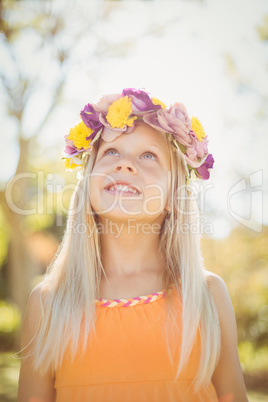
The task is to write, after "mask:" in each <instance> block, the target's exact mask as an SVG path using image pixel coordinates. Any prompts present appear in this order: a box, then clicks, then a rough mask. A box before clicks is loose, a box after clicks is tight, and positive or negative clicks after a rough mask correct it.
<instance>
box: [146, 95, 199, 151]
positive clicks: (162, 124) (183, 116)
mask: <svg viewBox="0 0 268 402" xmlns="http://www.w3.org/2000/svg"><path fill="white" fill-rule="evenodd" d="M143 120H144V121H145V123H147V124H149V125H150V126H152V127H154V128H155V129H156V130H162V131H165V132H168V133H172V134H173V137H174V139H175V140H176V141H178V142H179V143H180V144H182V145H184V146H189V145H190V144H191V143H192V138H191V137H190V136H189V131H190V130H191V127H192V121H191V119H190V117H189V116H188V113H187V110H186V108H185V106H184V105H183V104H182V103H174V105H172V106H170V107H169V108H166V109H159V110H158V111H157V112H153V113H148V114H146V115H144V116H143Z"/></svg>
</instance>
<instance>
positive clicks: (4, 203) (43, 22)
mask: <svg viewBox="0 0 268 402" xmlns="http://www.w3.org/2000/svg"><path fill="white" fill-rule="evenodd" d="M15 3H16V2H4V3H3V2H1V3H0V30H1V41H0V46H1V51H2V54H3V55H4V61H5V63H3V64H2V68H1V70H0V80H1V81H0V82H1V90H2V98H4V100H5V103H6V112H7V113H8V116H9V118H10V120H12V122H13V123H14V124H15V126H16V130H15V131H16V140H17V144H18V147H19V159H18V163H17V168H16V172H15V175H14V177H13V179H12V180H13V184H14V188H13V192H12V194H10V196H11V198H12V201H14V200H15V199H16V198H17V200H16V201H17V202H16V206H17V207H18V205H19V208H20V211H21V212H18V211H16V210H15V209H14V208H10V204H9V203H10V201H11V199H10V198H9V199H8V197H7V194H5V191H4V190H3V189H2V190H1V192H0V202H1V208H2V210H3V212H4V216H5V220H6V224H7V225H8V228H9V231H10V241H9V245H8V270H7V272H8V284H9V292H10V297H11V299H12V300H13V301H14V302H15V303H16V304H17V305H18V306H19V308H20V310H21V311H24V309H25V306H26V302H27V298H28V295H29V291H30V284H31V278H32V276H33V274H34V273H35V272H36V267H35V264H36V262H35V260H33V259H32V257H31V255H30V253H29V252H28V248H27V246H26V243H25V236H24V231H23V220H24V218H25V215H26V214H25V213H24V211H26V210H27V204H28V196H27V194H28V188H27V180H24V179H22V178H21V179H19V180H17V179H18V178H19V177H20V174H24V173H25V172H27V174H29V173H30V172H33V171H34V170H33V169H32V168H31V166H30V163H29V162H30V160H31V158H30V152H31V149H33V147H34V146H36V137H37V135H38V133H39V132H40V131H41V129H42V127H44V125H45V124H46V122H47V121H48V119H49V118H50V115H51V113H52V111H53V110H54V108H55V106H56V105H57V103H58V102H59V99H60V97H61V94H62V89H63V86H64V82H65V78H66V68H65V66H66V64H67V62H68V49H62V48H58V47H57V46H56V44H55V39H56V38H57V36H58V35H60V33H61V32H62V30H63V28H64V20H63V17H62V14H61V13H60V12H59V13H58V14H56V13H52V11H51V9H50V8H49V5H48V4H47V5H46V7H44V10H42V13H36V11H35V7H34V6H33V5H32V6H30V7H29V6H28V7H26V8H27V10H26V9H25V7H23V8H22V7H21V5H18V3H17V4H15ZM31 35H33V37H34V38H35V39H36V41H37V51H42V50H44V49H45V47H47V48H48V47H49V50H50V51H51V52H53V54H54V57H55V63H57V68H58V70H59V72H60V74H58V77H57V80H55V82H54V85H53V92H52V94H53V95H52V98H51V102H50V105H49V107H48V108H47V110H44V113H43V116H42V118H41V119H40V121H39V123H38V125H37V127H36V128H35V129H34V130H33V132H32V133H31V135H29V133H28V132H26V130H25V127H24V119H25V114H26V113H27V107H28V106H29V105H30V102H31V101H32V98H33V97H34V96H35V95H36V91H38V81H42V77H38V74H37V72H36V71H29V70H28V69H27V68H26V66H25V63H24V60H23V57H21V53H22V52H23V51H24V49H23V47H24V46H25V44H24V43H23V39H25V38H26V37H27V36H28V37H31ZM39 85H40V84H39ZM12 180H11V181H10V182H9V185H12Z"/></svg>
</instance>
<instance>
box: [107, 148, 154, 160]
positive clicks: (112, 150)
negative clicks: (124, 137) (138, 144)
mask: <svg viewBox="0 0 268 402" xmlns="http://www.w3.org/2000/svg"><path fill="white" fill-rule="evenodd" d="M110 152H117V153H118V151H117V150H116V149H115V148H108V149H106V151H104V155H108V154H110ZM144 155H152V156H153V157H154V158H155V159H157V156H156V154H155V153H153V152H151V151H147V152H145V154H144ZM145 159H152V158H145ZM152 160H154V159H152Z"/></svg>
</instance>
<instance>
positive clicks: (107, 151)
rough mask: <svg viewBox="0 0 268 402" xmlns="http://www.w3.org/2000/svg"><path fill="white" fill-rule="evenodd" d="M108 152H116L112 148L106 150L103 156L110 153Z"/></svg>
mask: <svg viewBox="0 0 268 402" xmlns="http://www.w3.org/2000/svg"><path fill="white" fill-rule="evenodd" d="M110 151H115V152H117V150H116V149H114V148H108V149H107V150H106V151H105V152H104V155H107V154H108V153H110Z"/></svg>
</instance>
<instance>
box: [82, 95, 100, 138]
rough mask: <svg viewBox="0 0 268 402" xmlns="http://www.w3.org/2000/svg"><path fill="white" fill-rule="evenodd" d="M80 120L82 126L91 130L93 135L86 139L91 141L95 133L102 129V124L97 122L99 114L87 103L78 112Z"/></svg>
mask: <svg viewBox="0 0 268 402" xmlns="http://www.w3.org/2000/svg"><path fill="white" fill-rule="evenodd" d="M80 116H81V119H82V120H83V122H84V124H85V125H86V126H87V127H88V128H90V129H91V130H93V133H92V134H91V135H90V136H89V137H87V139H90V138H91V139H93V138H94V137H95V135H96V134H97V132H98V131H99V130H100V129H101V128H102V124H101V122H100V120H99V114H98V113H97V112H96V110H95V109H94V107H93V106H92V105H91V104H90V103H88V104H87V105H86V106H85V107H84V109H83V110H81V112H80Z"/></svg>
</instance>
